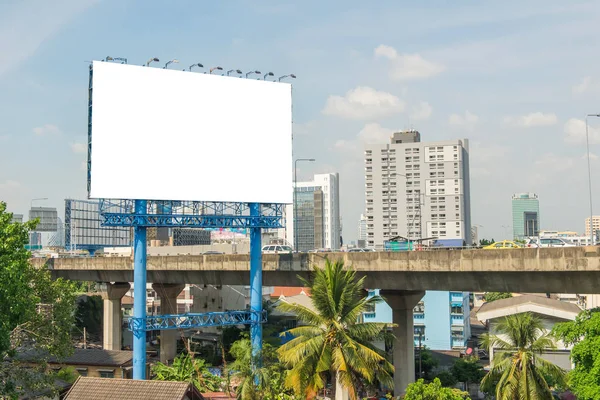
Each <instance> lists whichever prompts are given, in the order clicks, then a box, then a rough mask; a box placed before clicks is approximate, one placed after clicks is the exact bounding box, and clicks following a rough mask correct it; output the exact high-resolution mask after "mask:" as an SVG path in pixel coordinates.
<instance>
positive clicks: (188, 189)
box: [89, 61, 293, 203]
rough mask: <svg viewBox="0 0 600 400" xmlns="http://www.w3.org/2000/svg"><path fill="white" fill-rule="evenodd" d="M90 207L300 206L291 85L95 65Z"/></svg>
mask: <svg viewBox="0 0 600 400" xmlns="http://www.w3.org/2000/svg"><path fill="white" fill-rule="evenodd" d="M91 147H92V148H91V171H90V192H89V197H90V198H113V199H148V200H197V201H201V200H204V201H231V202H258V203H291V202H292V196H293V193H292V190H291V189H290V186H291V182H292V96H291V85H290V84H287V83H279V82H269V81H262V80H256V79H243V78H235V77H227V76H218V75H210V74H202V73H197V72H187V71H176V70H168V69H160V68H150V67H139V66H134V65H126V64H116V63H108V62H97V61H95V62H94V63H93V92H92V129H91Z"/></svg>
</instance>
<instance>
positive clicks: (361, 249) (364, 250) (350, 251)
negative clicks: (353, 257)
mask: <svg viewBox="0 0 600 400" xmlns="http://www.w3.org/2000/svg"><path fill="white" fill-rule="evenodd" d="M373 251H375V249H369V248H364V249H363V248H358V247H355V248H352V249H348V253H370V252H373Z"/></svg>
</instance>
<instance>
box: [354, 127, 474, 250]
mask: <svg viewBox="0 0 600 400" xmlns="http://www.w3.org/2000/svg"><path fill="white" fill-rule="evenodd" d="M390 139H391V140H390V143H383V144H370V145H367V146H366V149H365V200H366V217H367V246H369V247H376V248H381V247H382V246H383V243H384V241H386V240H389V239H391V238H394V237H396V236H402V237H406V238H410V239H423V238H436V239H440V240H443V239H462V240H463V241H465V242H466V243H469V244H470V243H471V205H470V186H469V185H470V182H469V144H468V140H467V139H459V140H444V141H438V142H421V135H420V133H419V132H417V131H414V130H412V131H405V132H396V133H394V134H393V135H392V136H391V138H390Z"/></svg>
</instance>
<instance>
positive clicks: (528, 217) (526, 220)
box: [512, 193, 540, 239]
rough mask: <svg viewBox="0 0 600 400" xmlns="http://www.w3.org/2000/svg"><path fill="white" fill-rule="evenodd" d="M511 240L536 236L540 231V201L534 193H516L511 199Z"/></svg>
mask: <svg viewBox="0 0 600 400" xmlns="http://www.w3.org/2000/svg"><path fill="white" fill-rule="evenodd" d="M512 217H513V238H514V239H525V238H528V237H531V236H537V235H538V233H539V231H540V201H539V199H538V195H537V194H535V193H517V194H514V195H513V197H512Z"/></svg>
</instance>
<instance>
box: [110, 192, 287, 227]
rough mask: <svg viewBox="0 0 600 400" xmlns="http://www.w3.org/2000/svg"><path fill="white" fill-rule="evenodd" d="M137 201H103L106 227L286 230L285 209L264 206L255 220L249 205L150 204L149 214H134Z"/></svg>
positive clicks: (218, 203) (174, 202)
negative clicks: (284, 223) (284, 222)
mask: <svg viewBox="0 0 600 400" xmlns="http://www.w3.org/2000/svg"><path fill="white" fill-rule="evenodd" d="M134 204H135V201H134V200H107V199H104V200H100V214H101V215H102V218H103V223H102V225H103V226H144V227H188V228H282V227H283V223H282V222H283V216H284V205H283V204H261V205H260V215H258V216H251V215H250V207H249V205H248V203H227V202H209V201H154V200H148V201H147V206H146V210H145V213H143V214H137V213H134Z"/></svg>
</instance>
